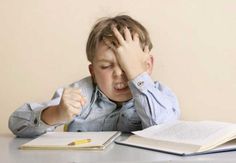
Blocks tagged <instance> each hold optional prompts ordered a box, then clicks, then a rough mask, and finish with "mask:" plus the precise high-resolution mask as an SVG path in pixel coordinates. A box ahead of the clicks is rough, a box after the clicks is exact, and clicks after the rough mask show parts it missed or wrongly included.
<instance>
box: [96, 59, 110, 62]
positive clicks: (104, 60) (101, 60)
mask: <svg viewBox="0 0 236 163" xmlns="http://www.w3.org/2000/svg"><path fill="white" fill-rule="evenodd" d="M97 62H112V60H108V59H98V60H97Z"/></svg>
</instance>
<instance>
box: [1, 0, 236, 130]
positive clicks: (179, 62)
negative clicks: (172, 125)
mask: <svg viewBox="0 0 236 163" xmlns="http://www.w3.org/2000/svg"><path fill="white" fill-rule="evenodd" d="M119 13H125V14H128V15H130V16H132V17H134V18H135V19H137V20H138V21H140V22H141V23H142V24H143V25H144V26H146V27H147V29H148V30H149V32H150V34H151V38H152V41H153V44H154V49H153V53H155V70H154V73H153V78H154V79H156V80H159V81H161V82H162V83H165V84H166V85H168V86H169V87H170V88H172V90H173V91H174V92H175V93H176V95H177V96H178V98H179V101H180V106H181V109H182V117H181V118H182V119H185V120H205V119H209V120H222V121H231V122H236V119H235V115H236V108H235V107H236V100H235V99H236V46H235V43H236V30H235V29H236V1H234V0H139V1H138V0H129V1H127V0H119V1H117V0H100V1H94V0H86V1H82V0H68V1H65V0H40V1H36V0H20V1H19V0H0V74H1V80H0V86H1V91H0V106H1V110H0V132H9V130H8V128H7V122H8V117H9V115H10V114H11V113H12V112H13V111H14V110H15V109H16V108H17V107H18V106H20V105H22V104H23V103H24V102H26V101H33V102H42V101H46V100H47V99H49V98H51V95H52V94H53V92H54V90H55V89H57V88H58V87H61V86H63V85H66V84H69V83H71V82H73V81H76V80H78V79H80V78H82V77H84V76H86V75H88V74H89V73H88V71H87V65H88V62H87V61H86V55H85V44H86V40H87V36H88V34H89V31H90V29H91V27H92V25H93V24H94V22H95V21H96V20H97V19H98V18H100V17H103V16H114V15H116V14H119Z"/></svg>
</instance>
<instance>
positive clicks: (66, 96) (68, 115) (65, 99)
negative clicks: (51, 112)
mask: <svg viewBox="0 0 236 163" xmlns="http://www.w3.org/2000/svg"><path fill="white" fill-rule="evenodd" d="M84 105H85V98H84V97H83V95H82V94H81V91H80V89H78V88H65V90H64V92H63V94H62V98H61V102H60V104H59V106H58V115H59V119H60V120H61V121H70V120H72V119H73V118H74V116H75V115H77V114H79V113H80V110H81V107H82V106H84Z"/></svg>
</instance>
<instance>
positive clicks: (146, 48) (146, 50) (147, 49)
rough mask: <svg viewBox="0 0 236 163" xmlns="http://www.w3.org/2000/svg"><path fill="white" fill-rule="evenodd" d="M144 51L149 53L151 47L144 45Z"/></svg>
mask: <svg viewBox="0 0 236 163" xmlns="http://www.w3.org/2000/svg"><path fill="white" fill-rule="evenodd" d="M143 51H144V53H146V54H148V53H149V47H148V45H145V47H144V50H143Z"/></svg>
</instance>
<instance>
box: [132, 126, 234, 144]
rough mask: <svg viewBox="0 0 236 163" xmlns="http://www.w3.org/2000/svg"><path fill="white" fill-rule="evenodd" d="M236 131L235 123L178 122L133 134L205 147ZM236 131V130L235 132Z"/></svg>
mask: <svg viewBox="0 0 236 163" xmlns="http://www.w3.org/2000/svg"><path fill="white" fill-rule="evenodd" d="M232 128H234V129H236V125H235V124H233V123H223V122H215V121H200V122H194V121H177V122H173V123H167V124H162V125H156V126H152V127H149V128H147V129H144V130H142V131H136V132H133V133H134V134H136V135H139V136H142V137H146V138H151V139H156V140H163V141H170V142H177V143H185V144H194V145H199V146H201V145H203V144H205V143H207V142H209V141H215V140H212V139H217V138H221V137H222V136H224V135H227V132H228V133H230V132H231V129H232ZM235 131H236V130H235Z"/></svg>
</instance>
